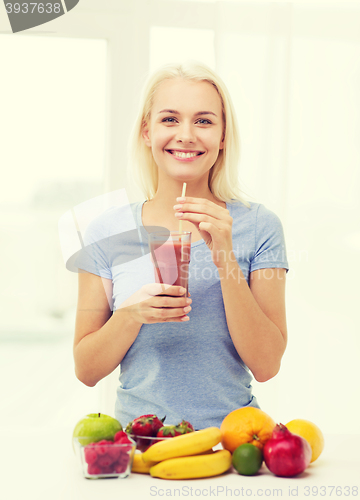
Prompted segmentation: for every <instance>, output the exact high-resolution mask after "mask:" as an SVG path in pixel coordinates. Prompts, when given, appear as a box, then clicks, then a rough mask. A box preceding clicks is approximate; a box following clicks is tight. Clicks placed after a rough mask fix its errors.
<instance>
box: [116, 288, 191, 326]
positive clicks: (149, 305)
mask: <svg viewBox="0 0 360 500" xmlns="http://www.w3.org/2000/svg"><path fill="white" fill-rule="evenodd" d="M164 288H165V290H164ZM184 294H185V288H182V287H180V286H175V285H164V284H161V283H150V284H147V285H144V286H143V287H141V288H140V290H138V291H137V292H135V293H134V294H133V295H131V296H130V297H129V298H128V299H126V300H125V302H123V303H122V304H121V305H120V307H119V309H124V308H126V310H127V312H128V313H129V314H130V315H131V317H132V318H133V319H134V320H135V321H137V322H139V323H142V324H143V323H147V324H149V323H167V322H183V321H188V320H189V317H188V316H187V315H186V314H187V313H188V312H189V311H190V310H191V307H190V305H189V304H191V302H192V300H191V299H190V298H189V297H186V296H185V295H184Z"/></svg>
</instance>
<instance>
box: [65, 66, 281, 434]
mask: <svg viewBox="0 0 360 500" xmlns="http://www.w3.org/2000/svg"><path fill="white" fill-rule="evenodd" d="M132 144H133V152H134V159H133V163H132V165H133V167H134V168H136V169H137V177H138V180H140V182H141V183H142V185H143V187H144V191H145V193H146V197H147V199H146V201H145V202H141V203H134V204H132V205H131V209H132V214H133V215H134V219H135V222H136V225H137V227H138V228H139V229H140V234H141V239H140V240H139V241H138V242H132V245H133V248H135V247H137V246H138V247H141V249H142V251H143V255H142V257H140V258H138V259H135V260H132V261H131V262H128V263H123V264H121V265H117V264H116V254H117V253H119V251H124V252H125V251H126V250H125V246H124V247H123V248H122V250H119V248H115V247H114V248H110V247H111V244H108V245H107V246H101V245H100V246H99V248H98V249H97V250H96V251H95V256H94V260H96V261H97V262H101V263H102V271H100V272H99V271H97V270H96V268H95V267H93V266H91V264H86V262H85V261H84V262H85V263H81V262H80V263H79V267H80V268H81V269H83V270H84V271H87V272H85V273H81V274H79V303H78V311H77V321H76V333H75V341H74V358H75V367H76V374H77V376H78V378H79V379H80V380H81V381H82V382H84V383H85V384H86V385H89V386H94V385H95V384H96V383H97V382H98V381H99V380H101V379H102V378H103V377H105V376H106V375H108V374H109V373H111V372H112V371H113V370H114V369H115V368H116V367H117V366H118V365H119V364H120V367H121V375H120V386H119V388H118V391H117V401H116V408H115V416H116V418H118V420H120V422H121V423H122V424H123V425H126V424H127V422H129V421H130V420H132V419H133V418H135V417H137V416H139V415H142V414H147V413H155V414H157V415H158V416H160V417H163V416H164V415H166V416H167V418H166V422H167V423H170V424H176V423H177V422H179V421H180V420H181V419H186V420H189V421H190V422H191V423H192V424H193V425H194V426H195V428H197V429H201V428H205V427H209V426H213V425H214V426H218V427H219V426H220V425H221V422H222V420H223V419H224V417H225V416H226V415H227V414H228V413H230V411H232V410H234V409H236V408H239V407H242V406H247V405H250V406H255V407H258V403H257V401H256V398H255V397H254V396H253V395H252V388H251V380H252V376H251V373H252V374H253V376H254V377H255V378H256V380H258V381H260V382H263V381H266V380H268V379H270V378H272V377H274V376H275V375H276V373H277V372H278V370H279V368H280V362H281V358H282V355H283V353H284V351H285V347H286V340H287V331H286V318H285V274H286V271H287V269H288V264H287V261H286V256H285V250H284V249H285V246H284V238H283V231H282V226H281V223H280V221H279V219H278V217H277V216H276V215H275V214H273V213H272V212H270V211H269V210H267V209H266V208H265V207H264V206H263V205H260V204H257V203H248V202H246V201H244V200H243V199H242V197H241V194H240V192H239V188H238V181H237V179H238V174H237V165H238V153H239V139H238V129H237V125H236V119H235V113H234V110H233V106H232V103H231V99H230V96H229V95H228V91H227V89H226V87H225V85H224V83H223V82H222V81H221V80H220V78H219V77H218V76H217V75H216V74H215V73H214V72H213V71H212V70H210V69H209V68H207V67H206V66H204V65H202V64H197V63H188V64H185V65H181V66H175V65H168V66H165V67H164V68H162V69H160V70H159V71H157V72H156V73H155V74H154V75H153V76H152V77H151V78H150V79H149V80H148V82H147V85H146V87H145V89H144V94H143V99H142V103H141V107H140V113H139V116H138V119H137V122H136V124H135V128H134V132H133V143H132ZM184 182H186V184H187V189H186V196H185V198H184V199H182V198H181V197H180V198H179V196H180V194H181V191H182V186H183V183H184ZM124 216H125V214H124V211H123V209H117V208H114V209H111V210H109V211H107V212H105V213H104V214H103V215H102V216H100V217H99V218H98V219H97V220H95V221H94V222H93V224H92V225H91V226H90V227H89V229H88V241H95V240H96V239H101V238H106V237H107V236H109V235H111V234H115V233H116V232H121V230H122V231H124V228H123V229H121V227H120V226H121V224H120V221H124V218H125V217H124ZM180 220H182V228H183V230H184V231H191V232H192V247H191V262H190V270H189V290H190V292H191V298H188V297H185V296H183V295H182V294H183V293H184V292H183V291H181V290H180V287H178V286H170V285H171V284H169V287H168V288H167V289H166V291H165V292H163V291H162V290H161V288H159V286H160V285H159V284H156V283H154V281H155V280H154V274H153V268H152V264H151V260H150V256H149V254H148V232H147V231H146V228H147V227H148V226H162V227H165V228H167V229H168V230H177V229H178V228H179V221H180ZM129 234H130V233H129ZM95 235H96V236H95ZM130 246H131V245H130ZM109 303H110V305H109ZM190 304H191V305H190ZM112 308H113V309H114V312H113V313H112V311H111V309H112ZM250 372H251V373H250Z"/></svg>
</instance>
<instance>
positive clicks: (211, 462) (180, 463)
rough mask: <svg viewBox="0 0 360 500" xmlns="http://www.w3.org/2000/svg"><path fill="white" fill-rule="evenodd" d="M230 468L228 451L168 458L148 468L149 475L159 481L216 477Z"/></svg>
mask: <svg viewBox="0 0 360 500" xmlns="http://www.w3.org/2000/svg"><path fill="white" fill-rule="evenodd" d="M154 446H155V445H154ZM230 467H231V453H230V451H228V450H218V451H215V452H214V453H212V454H206V455H196V456H193V457H178V458H169V459H168V460H164V461H163V462H160V463H158V464H156V465H153V466H152V467H151V468H150V475H151V476H152V477H159V478H161V479H193V478H200V477H210V476H218V475H219V474H223V472H226V471H227V470H229V469H230Z"/></svg>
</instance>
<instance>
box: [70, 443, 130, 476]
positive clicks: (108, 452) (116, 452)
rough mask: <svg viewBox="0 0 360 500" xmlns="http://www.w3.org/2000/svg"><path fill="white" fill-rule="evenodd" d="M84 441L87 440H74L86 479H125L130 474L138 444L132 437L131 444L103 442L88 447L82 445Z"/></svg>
mask: <svg viewBox="0 0 360 500" xmlns="http://www.w3.org/2000/svg"><path fill="white" fill-rule="evenodd" d="M128 437H129V436H128ZM84 439H87V438H84V437H82V438H73V445H74V449H75V453H76V455H77V456H78V457H79V460H80V464H81V469H82V473H83V476H84V477H86V478H87V479H101V478H108V477H109V478H110V477H115V478H124V477H127V476H128V475H129V474H130V472H131V467H132V463H133V460H134V454H135V450H136V443H135V441H134V440H133V439H131V437H129V441H130V443H119V442H114V441H105V440H102V441H98V442H97V443H90V444H87V445H83V444H82V443H81V442H82V440H84Z"/></svg>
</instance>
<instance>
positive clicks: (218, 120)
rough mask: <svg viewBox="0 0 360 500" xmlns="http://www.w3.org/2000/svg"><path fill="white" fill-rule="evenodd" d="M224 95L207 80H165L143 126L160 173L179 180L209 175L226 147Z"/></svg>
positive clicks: (146, 139)
mask: <svg viewBox="0 0 360 500" xmlns="http://www.w3.org/2000/svg"><path fill="white" fill-rule="evenodd" d="M223 130H224V123H223V117H222V106H221V99H220V96H219V94H218V93H217V91H216V89H215V87H214V86H213V85H211V84H210V83H208V82H193V81H188V80H180V79H176V80H165V81H164V82H163V83H162V84H161V85H160V87H159V89H158V90H157V92H156V94H155V96H154V102H153V106H152V109H151V118H150V122H149V123H147V124H146V126H145V127H144V130H143V138H144V141H145V144H146V145H147V146H148V147H149V148H151V151H152V154H153V157H154V160H155V162H156V164H157V166H158V167H159V174H160V171H161V174H162V175H166V176H171V177H172V178H174V179H177V180H179V181H182V182H185V181H191V180H195V179H200V178H201V177H203V176H204V177H206V179H207V178H208V174H209V171H210V169H211V167H212V166H213V165H214V163H215V161H216V159H217V157H218V155H219V151H220V149H223V147H224V141H223V140H222V139H223Z"/></svg>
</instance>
